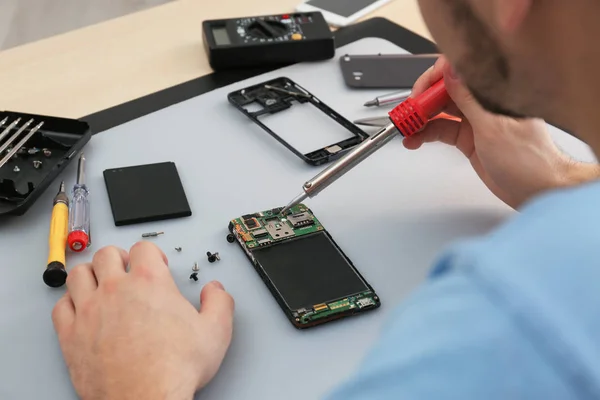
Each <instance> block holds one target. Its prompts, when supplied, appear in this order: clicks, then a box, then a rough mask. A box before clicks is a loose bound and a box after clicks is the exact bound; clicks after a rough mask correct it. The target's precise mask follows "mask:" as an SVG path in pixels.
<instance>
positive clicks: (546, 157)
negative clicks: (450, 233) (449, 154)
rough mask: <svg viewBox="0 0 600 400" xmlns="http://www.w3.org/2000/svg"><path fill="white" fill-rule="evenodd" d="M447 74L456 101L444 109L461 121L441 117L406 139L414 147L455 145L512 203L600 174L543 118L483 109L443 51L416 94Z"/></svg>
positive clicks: (490, 185)
mask: <svg viewBox="0 0 600 400" xmlns="http://www.w3.org/2000/svg"><path fill="white" fill-rule="evenodd" d="M442 77H444V80H445V82H446V88H447V90H448V93H449V94H450V97H451V98H452V100H453V102H452V103H451V104H449V105H448V107H447V109H446V110H445V111H446V112H447V113H448V114H451V115H454V116H458V117H461V118H462V122H455V121H450V120H444V119H438V120H435V121H432V122H430V123H429V124H428V125H427V127H426V128H425V129H424V130H423V131H422V132H420V133H418V134H416V135H414V136H411V137H408V138H406V139H404V146H405V147H406V148H407V149H410V150H416V149H418V148H420V147H421V146H422V145H423V143H429V142H442V143H446V144H449V145H452V146H456V147H457V148H458V149H459V150H460V151H461V152H462V153H463V154H464V155H465V156H466V157H467V158H468V159H469V161H470V162H471V165H472V166H473V169H475V172H476V173H477V175H479V177H480V178H481V180H482V181H483V182H484V183H485V185H486V186H487V187H488V188H489V189H490V190H491V191H492V192H493V193H494V194H495V195H496V196H498V198H500V200H502V201H504V202H505V203H506V204H508V205H509V206H511V207H513V208H518V207H520V206H521V205H522V204H523V203H525V202H527V201H528V200H530V199H531V198H532V197H534V196H536V195H538V194H540V193H542V192H544V191H546V190H550V189H554V188H557V187H562V186H568V185H572V184H576V183H580V182H582V181H587V180H591V179H594V178H597V177H599V176H600V174H599V172H598V166H597V165H589V164H582V163H576V162H574V161H572V160H571V159H570V158H569V157H568V156H567V155H565V154H564V153H562V152H561V151H560V150H559V149H558V147H557V146H556V145H555V144H554V141H553V140H552V138H551V137H550V135H549V133H548V131H547V128H546V124H545V122H544V121H542V120H537V119H524V120H517V119H513V118H509V117H505V116H500V115H496V114H492V113H489V112H487V111H486V110H484V109H483V108H482V107H481V106H480V105H479V103H477V101H476V100H475V99H474V98H473V96H472V95H471V93H470V92H469V90H468V89H467V88H466V87H465V86H464V85H463V84H462V82H461V81H460V79H459V78H458V77H456V76H455V74H454V73H453V71H452V69H451V67H450V65H449V63H448V61H447V60H446V59H445V58H444V57H440V59H439V60H438V61H437V62H436V64H435V65H434V66H433V67H432V68H431V69H429V70H428V71H427V72H425V73H424V74H423V75H422V76H421V77H420V78H419V79H418V80H417V82H416V83H415V86H414V88H413V96H417V95H419V94H421V93H422V92H424V91H425V90H426V89H428V88H429V87H430V86H431V85H432V84H433V83H435V82H437V81H438V80H439V79H441V78H442Z"/></svg>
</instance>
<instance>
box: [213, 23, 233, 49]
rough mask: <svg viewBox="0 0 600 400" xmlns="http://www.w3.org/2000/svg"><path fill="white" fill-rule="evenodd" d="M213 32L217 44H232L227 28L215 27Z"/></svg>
mask: <svg viewBox="0 0 600 400" xmlns="http://www.w3.org/2000/svg"><path fill="white" fill-rule="evenodd" d="M212 34H213V37H214V38H215V43H216V44H217V46H227V45H228V44H231V40H230V39H229V34H228V33H227V28H225V27H221V28H213V30H212Z"/></svg>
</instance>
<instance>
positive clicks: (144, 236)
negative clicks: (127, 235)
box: [142, 232, 164, 238]
mask: <svg viewBox="0 0 600 400" xmlns="http://www.w3.org/2000/svg"><path fill="white" fill-rule="evenodd" d="M158 235H164V232H148V233H142V237H143V238H147V237H156V236H158Z"/></svg>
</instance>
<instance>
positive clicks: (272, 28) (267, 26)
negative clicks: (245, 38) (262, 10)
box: [246, 20, 288, 39]
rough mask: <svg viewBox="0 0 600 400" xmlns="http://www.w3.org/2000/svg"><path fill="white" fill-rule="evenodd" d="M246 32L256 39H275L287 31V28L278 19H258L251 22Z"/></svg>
mask: <svg viewBox="0 0 600 400" xmlns="http://www.w3.org/2000/svg"><path fill="white" fill-rule="evenodd" d="M246 33H247V34H248V35H249V36H251V37H253V38H256V39H275V38H278V37H281V36H283V35H285V34H287V33H288V28H287V26H285V25H284V24H282V23H281V22H278V21H263V20H258V21H255V22H253V23H251V24H250V25H249V26H248V28H247V29H246Z"/></svg>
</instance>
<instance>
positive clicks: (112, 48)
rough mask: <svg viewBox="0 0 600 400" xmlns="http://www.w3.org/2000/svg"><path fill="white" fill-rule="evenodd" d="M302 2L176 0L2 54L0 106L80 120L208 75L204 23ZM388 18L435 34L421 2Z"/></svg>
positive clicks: (395, 5)
mask: <svg viewBox="0 0 600 400" xmlns="http://www.w3.org/2000/svg"><path fill="white" fill-rule="evenodd" d="M298 1H299V0H221V1H209V0H177V1H174V2H172V3H168V4H165V5H162V6H158V7H155V8H152V9H149V10H146V11H142V12H138V13H135V14H131V15H127V16H124V17H121V18H117V19H114V20H110V21H107V22H104V23H101V24H97V25H93V26H89V27H86V28H83V29H79V30H76V31H72V32H69V33H66V34H63V35H59V36H54V37H51V38H48V39H45V40H41V41H38V42H34V43H30V44H27V45H24V46H21V47H16V48H13V49H9V50H6V51H4V52H0V91H1V93H2V95H1V96H0V110H12V111H21V112H28V113H35V114H44V115H55V116H62V117H71V118H79V117H83V116H85V115H88V114H91V113H94V112H97V111H101V110H103V109H106V108H109V107H112V106H115V105H118V104H121V103H124V102H126V101H129V100H133V99H135V98H138V97H141V96H144V95H147V94H150V93H153V92H156V91H158V90H161V89H164V88H167V87H170V86H174V85H176V84H179V83H182V82H185V81H188V80H191V79H194V78H197V77H200V76H203V75H206V74H209V73H210V72H211V71H212V70H211V68H210V66H209V64H208V59H207V57H206V54H205V52H204V46H203V44H202V21H203V20H206V19H214V18H233V17H238V16H246V15H262V14H279V13H286V12H292V11H293V10H294V7H295V5H296V4H297V3H298ZM375 16H383V17H386V18H387V19H389V20H391V21H393V22H395V23H397V24H399V25H402V26H404V27H405V28H407V29H410V30H412V31H413V32H416V33H418V34H420V35H422V36H425V37H428V38H430V35H429V33H428V31H427V28H426V27H425V24H424V22H423V20H422V18H421V15H420V12H419V8H418V6H417V1H416V0H394V1H393V2H391V3H389V4H387V5H386V6H384V7H382V8H379V9H378V10H376V11H375V12H373V13H372V14H370V15H369V16H367V17H365V18H364V19H367V18H370V17H375Z"/></svg>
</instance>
